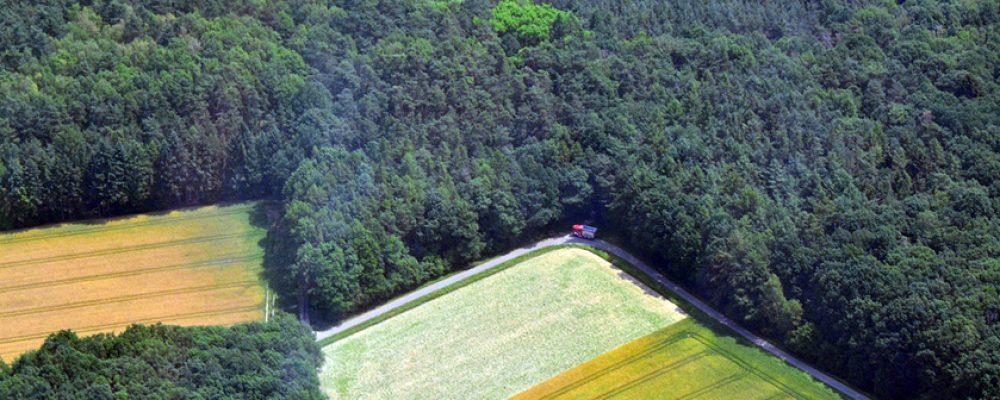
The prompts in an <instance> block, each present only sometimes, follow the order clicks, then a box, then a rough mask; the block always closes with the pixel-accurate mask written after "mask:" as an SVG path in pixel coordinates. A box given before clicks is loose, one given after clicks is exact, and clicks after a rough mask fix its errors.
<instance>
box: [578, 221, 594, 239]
mask: <svg viewBox="0 0 1000 400" xmlns="http://www.w3.org/2000/svg"><path fill="white" fill-rule="evenodd" d="M573 236H576V237H578V238H583V239H593V238H594V237H596V236H597V228H595V227H593V226H589V225H582V224H576V225H573Z"/></svg>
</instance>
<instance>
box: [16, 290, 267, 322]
mask: <svg viewBox="0 0 1000 400" xmlns="http://www.w3.org/2000/svg"><path fill="white" fill-rule="evenodd" d="M259 284H260V281H259V280H252V281H241V282H229V283H223V284H216V285H207V286H195V287H189V288H180V289H170V290H161V291H159V292H149V293H143V294H134V295H127V296H118V297H111V298H106V299H97V300H87V301H78V302H75V303H64V304H59V305H55V306H47V307H35V308H24V309H20V310H16V311H7V312H2V313H0V319H5V318H12V317H19V316H22V315H29V314H44V313H50V312H55V311H66V310H72V309H75V308H84V307H93V306H100V305H105V304H112V303H121V302H126V301H135V300H146V299H152V298H156V297H163V296H172V295H177V294H190V293H199V292H210V291H213V290H221V289H233V288H239V287H252V286H257V285H259Z"/></svg>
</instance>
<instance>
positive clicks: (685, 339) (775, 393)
mask: <svg viewBox="0 0 1000 400" xmlns="http://www.w3.org/2000/svg"><path fill="white" fill-rule="evenodd" d="M514 398H515V399H518V400H542V399H544V400H554V399H645V398H657V399H689V398H698V399H732V398H740V399H748V400H752V399H786V398H787V399H794V398H806V399H836V398H839V396H837V395H836V394H835V393H833V392H832V391H831V390H830V389H828V388H826V387H825V386H823V385H821V384H819V383H817V382H814V381H812V380H811V378H810V377H809V376H808V375H806V374H805V373H804V372H802V371H799V370H796V369H793V368H792V367H790V366H788V365H785V364H784V363H783V362H782V361H781V360H779V359H777V358H774V357H771V356H769V355H767V354H765V353H763V352H762V351H760V350H758V349H756V348H752V347H748V346H745V345H741V344H739V343H737V342H736V341H735V340H734V339H733V338H732V337H725V336H719V335H717V334H716V333H715V332H713V331H712V330H711V329H709V328H707V327H705V326H704V325H701V324H700V323H699V322H698V321H697V320H695V319H688V320H685V321H682V322H679V323H677V324H674V325H671V326H669V327H667V328H664V329H662V330H660V331H657V332H654V333H652V334H650V335H648V336H645V337H643V338H641V339H638V340H635V341H633V342H631V343H629V344H627V345H624V346H622V347H619V348H617V349H615V350H613V351H611V352H608V353H606V354H604V355H601V356H600V357H597V358H595V359H593V360H591V361H588V362H587V363H584V364H582V365H580V366H577V367H576V368H573V369H571V370H569V371H566V372H564V373H562V374H559V375H558V376H556V377H554V378H552V379H550V380H548V381H546V382H545V383H542V384H540V385H538V386H535V387H533V388H531V389H529V390H527V391H525V392H523V393H521V394H519V395H517V396H515V397H514Z"/></svg>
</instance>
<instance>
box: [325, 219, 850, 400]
mask: <svg viewBox="0 0 1000 400" xmlns="http://www.w3.org/2000/svg"><path fill="white" fill-rule="evenodd" d="M570 243H573V244H582V245H586V246H590V247H594V248H597V249H600V250H604V251H607V252H609V253H612V254H614V255H616V256H618V257H621V258H622V259H623V260H625V261H628V262H629V263H631V264H632V265H634V266H635V267H636V268H639V270H641V271H642V272H643V273H645V274H646V275H649V276H650V277H651V278H653V279H654V280H656V281H657V282H659V284H660V285H663V287H665V288H667V289H668V290H670V291H671V292H674V293H675V294H676V295H677V296H678V297H680V298H682V299H684V300H685V301H687V302H688V303H690V304H691V305H693V306H695V307H697V308H698V309H699V310H701V312H703V313H705V314H707V315H708V316H709V317H712V318H714V319H715V320H716V321H719V323H721V324H722V325H725V326H726V327H728V328H729V329H731V330H733V331H734V332H736V333H738V334H739V335H740V336H743V337H744V338H746V339H747V340H749V341H751V342H753V343H754V344H755V345H757V346H758V347H760V348H761V349H763V350H764V351H766V352H768V353H771V354H773V355H774V356H775V357H778V358H780V359H782V360H785V362H787V363H789V364H791V365H792V366H794V367H796V368H798V369H801V370H802V371H805V372H806V373H807V374H809V375H811V376H812V377H813V378H815V379H816V380H818V381H820V382H823V383H825V384H827V385H828V386H830V387H832V388H834V389H836V390H838V391H840V392H841V393H843V394H845V395H847V396H848V397H850V398H852V399H867V398H868V397H867V396H865V395H864V394H862V393H860V392H858V391H857V390H854V389H852V388H851V387H850V386H847V385H845V384H843V383H841V382H840V381H838V380H836V379H834V378H833V377H831V376H829V375H827V374H825V373H823V372H822V371H820V370H817V369H816V368H813V367H812V366H811V365H809V364H807V363H805V362H804V361H801V360H799V359H797V358H795V357H794V356H792V355H791V354H788V353H786V352H785V351H783V350H781V349H779V348H777V347H776V346H774V345H773V344H771V343H770V342H768V341H766V340H764V339H763V338H761V337H759V336H757V335H754V334H753V333H752V332H750V331H748V330H746V329H743V327H741V326H739V325H738V324H736V323H735V322H733V321H732V320H730V319H729V318H726V316H725V315H722V313H720V312H718V311H715V310H714V309H713V308H712V307H709V306H708V304H705V303H704V302H702V301H701V300H699V299H698V298H697V297H695V296H693V295H692V294H691V293H688V291H687V290H684V288H682V287H681V286H680V285H678V284H676V283H674V282H673V281H671V280H669V279H667V278H666V277H664V276H663V275H662V274H660V273H659V272H656V270H654V269H653V268H650V267H649V266H648V265H646V263H644V262H642V261H641V260H639V259H638V258H635V256H633V255H632V254H630V253H629V252H627V251H625V250H623V249H622V248H620V247H618V246H615V245H613V244H610V243H607V242H604V241H601V240H583V239H579V238H576V237H573V236H570V235H566V236H560V237H555V238H551V239H545V240H542V241H540V242H536V243H534V244H531V245H528V246H525V247H522V248H519V249H516V250H514V251H511V252H510V253H507V254H504V255H502V256H499V257H496V258H493V259H491V260H489V261H486V262H484V263H482V264H479V265H477V266H475V267H473V268H470V269H468V270H465V271H462V272H460V273H458V274H455V275H452V276H450V277H448V278H447V279H443V280H441V281H439V282H435V283H434V284H432V285H428V286H426V287H423V288H420V289H417V290H415V291H413V292H410V293H407V294H406V295H405V296H402V297H399V298H396V299H394V300H392V301H390V302H388V303H386V304H384V305H382V306H380V307H378V308H375V309H373V310H371V311H368V312H366V313H364V314H360V315H357V316H355V317H353V318H351V319H348V320H346V321H344V322H342V323H340V325H337V326H334V327H332V328H330V329H327V330H325V331H319V332H316V339H317V340H322V339H325V338H328V337H330V336H333V335H336V334H338V333H340V332H343V331H345V330H347V329H350V328H353V327H355V326H357V325H359V324H362V323H364V322H366V321H368V320H370V319H372V318H375V317H378V316H380V315H382V314H385V313H387V312H389V311H392V310H394V309H396V308H399V307H400V306H403V305H405V304H407V303H409V302H411V301H414V300H416V299H419V298H421V297H423V296H425V295H428V294H430V293H433V292H435V291H437V290H440V289H442V288H445V287H447V286H450V285H451V284H453V283H456V282H460V281H463V280H465V279H467V278H469V277H470V276H473V275H475V274H478V273H480V272H483V271H485V270H488V269H490V268H493V267H495V266H497V265H499V264H501V263H503V262H504V261H507V260H510V259H512V258H514V257H517V256H520V255H523V254H526V253H529V252H531V251H534V250H537V249H541V248H544V247H549V246H557V245H561V244H570Z"/></svg>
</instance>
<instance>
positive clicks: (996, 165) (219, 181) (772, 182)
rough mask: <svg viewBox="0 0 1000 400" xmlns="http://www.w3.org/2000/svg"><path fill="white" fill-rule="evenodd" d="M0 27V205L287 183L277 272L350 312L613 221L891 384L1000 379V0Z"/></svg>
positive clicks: (457, 6) (28, 16) (906, 386)
mask: <svg viewBox="0 0 1000 400" xmlns="http://www.w3.org/2000/svg"><path fill="white" fill-rule="evenodd" d="M900 3H901V4H900ZM0 21H2V23H0V66H2V68H0V93H2V94H3V96H0V229H13V228H19V227H26V226H33V225H38V224H44V223H49V222H55V221H64V220H70V219H75V218H90V217H98V216H110V215H117V214H123V213H131V212H140V211H150V210H160V209H165V208H170V207H179V206H188V205H194V204H204V203H210V202H215V201H220V200H241V199H273V200H277V201H279V203H280V204H281V206H282V208H283V209H282V213H281V214H282V215H283V216H282V217H281V218H280V221H279V222H277V223H275V224H273V225H272V226H271V227H270V229H269V237H268V240H267V241H268V246H269V249H268V250H269V251H268V258H269V259H268V265H269V268H270V269H271V270H270V271H269V274H268V276H269V277H270V280H271V282H270V283H271V285H272V287H274V288H275V289H276V290H278V291H279V292H280V293H281V294H282V299H284V300H285V301H286V302H287V304H285V305H284V307H285V308H286V309H288V310H290V311H296V310H297V311H299V312H300V314H305V313H304V312H303V311H305V310H308V315H309V316H310V317H311V318H312V319H313V320H317V321H336V320H338V319H340V318H342V317H344V316H346V315H349V314H351V313H352V312H355V311H357V310H360V309H365V308H368V307H371V306H373V305H377V304H379V303H381V302H383V301H385V300H386V299H389V298H391V297H392V296H394V295H397V294H399V293H401V292H404V291H406V290H408V289H411V288H414V287H416V286H418V285H420V284H421V283H424V282H427V281H429V280H431V279H434V278H436V277H438V276H440V275H442V274H445V273H447V272H449V271H451V270H452V269H453V268H456V267H461V266H464V265H466V264H467V263H469V262H470V261H472V260H476V259H479V258H481V257H482V256H486V255H490V254H495V253H498V252H500V251H502V250H505V249H508V248H511V247H512V246H515V245H517V244H519V243H520V242H521V240H522V239H523V238H525V237H528V236H530V235H532V234H536V233H538V232H540V231H542V230H545V229H547V228H551V227H552V226H560V225H559V224H564V223H566V222H568V221H576V220H592V221H594V223H595V224H597V225H600V226H601V228H602V230H603V231H608V232H614V233H615V234H616V235H617V236H619V237H621V238H622V239H624V241H625V242H626V243H629V245H630V246H631V247H632V248H633V249H635V250H638V251H640V252H642V253H644V254H645V255H646V256H647V257H649V258H651V259H653V260H656V261H658V262H659V264H660V265H664V266H667V269H666V270H665V271H664V272H665V273H666V274H667V275H669V276H670V277H672V278H676V279H678V280H679V281H681V282H684V283H685V284H686V285H688V286H689V287H691V288H692V289H694V291H696V292H698V293H700V294H701V295H703V296H704V297H705V298H706V299H707V300H708V301H709V302H710V303H711V304H713V305H714V306H715V307H717V308H719V309H720V310H722V311H724V312H725V313H726V314H727V315H729V316H731V317H732V318H733V319H734V320H736V321H739V322H740V323H742V324H744V325H745V326H747V327H748V328H751V329H753V330H755V331H757V332H759V333H761V334H763V335H766V336H768V337H770V338H772V339H774V340H776V341H778V342H780V343H781V344H783V345H784V346H785V347H787V348H788V349H790V350H791V351H793V352H794V353H796V354H797V355H798V356H801V357H802V358H803V359H805V360H809V361H811V362H814V363H815V364H816V365H818V366H820V367H822V368H824V369H827V370H829V371H831V372H833V373H835V374H837V375H838V376H840V377H842V378H844V379H845V380H847V381H849V382H850V383H852V384H854V385H856V386H858V387H860V388H863V389H865V390H868V391H870V392H872V393H873V394H875V395H877V396H880V397H887V398H926V399H937V398H967V397H968V398H982V397H990V396H996V395H997V393H1000V296H998V293H997V288H998V286H1000V154H998V153H1000V103H998V102H1000V93H998V81H1000V49H998V47H1000V4H998V2H996V1H954V2H936V1H928V0H923V1H912V0H909V1H899V2H895V1H861V0H858V1H845V0H823V1H805V0H802V1H782V2H763V4H758V3H757V2H745V1H736V0H714V1H696V0H678V1H642V0H640V1H627V2H622V1H611V0H578V1H571V0H554V1H551V2H547V3H546V4H541V3H539V4H535V3H531V2H528V1H516V0H503V1H499V2H497V1H489V0H464V1H463V0H383V1H376V0H372V1H361V0H344V1H309V0H290V1H250V0H247V1H221V0H199V1H195V0H192V1H184V0H173V1H171V0H157V1H135V0H111V1H102V0H95V1H82V2H81V1H60V0H49V1H38V2H30V3H29V2H21V1H10V0H8V1H4V2H3V6H2V7H0ZM16 364H17V363H15V369H17V367H16ZM0 370H2V369H0ZM3 374H4V373H3V372H0V381H2V380H3ZM2 387H3V386H2V384H0V393H2Z"/></svg>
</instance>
